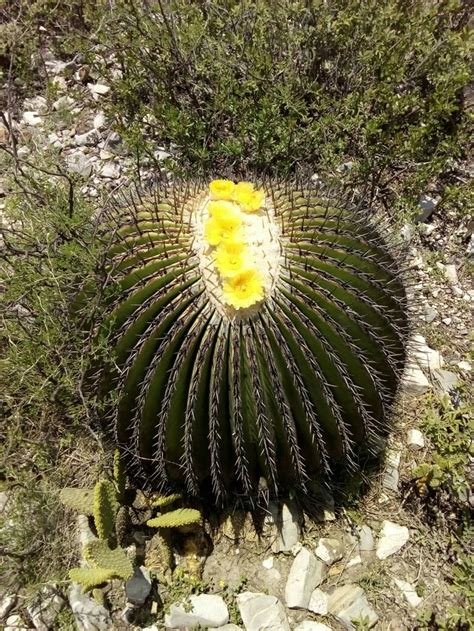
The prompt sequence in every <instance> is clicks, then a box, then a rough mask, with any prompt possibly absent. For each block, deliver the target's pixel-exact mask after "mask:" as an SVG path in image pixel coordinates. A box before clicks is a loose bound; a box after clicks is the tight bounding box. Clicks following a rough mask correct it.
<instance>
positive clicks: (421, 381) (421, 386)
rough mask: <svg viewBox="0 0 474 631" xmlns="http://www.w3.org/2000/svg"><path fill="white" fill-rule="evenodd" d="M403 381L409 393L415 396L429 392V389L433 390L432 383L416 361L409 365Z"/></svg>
mask: <svg viewBox="0 0 474 631" xmlns="http://www.w3.org/2000/svg"><path fill="white" fill-rule="evenodd" d="M402 381H403V385H404V388H405V391H406V392H407V394H411V395H413V396H420V395H422V394H425V392H428V390H431V384H430V382H429V381H428V379H427V378H426V375H425V373H424V372H423V371H422V370H421V368H420V367H419V366H418V365H417V364H414V363H412V364H411V365H409V366H407V368H406V369H405V372H404V374H403V380H402Z"/></svg>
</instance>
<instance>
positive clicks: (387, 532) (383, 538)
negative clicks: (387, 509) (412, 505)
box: [376, 520, 410, 559]
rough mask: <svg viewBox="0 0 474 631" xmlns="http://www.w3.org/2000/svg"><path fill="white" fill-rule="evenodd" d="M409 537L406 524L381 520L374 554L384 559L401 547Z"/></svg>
mask: <svg viewBox="0 0 474 631" xmlns="http://www.w3.org/2000/svg"><path fill="white" fill-rule="evenodd" d="M409 538H410V533H409V530H408V528H407V527H406V526H400V525H399V524H395V523H394V522H392V521H388V520H385V521H384V522H382V530H381V532H380V538H379V540H378V542H377V550H376V555H377V558H378V559H386V558H387V557H389V556H392V554H395V553H396V552H398V551H399V550H401V549H402V548H403V546H404V545H405V544H406V543H407V541H408V539H409Z"/></svg>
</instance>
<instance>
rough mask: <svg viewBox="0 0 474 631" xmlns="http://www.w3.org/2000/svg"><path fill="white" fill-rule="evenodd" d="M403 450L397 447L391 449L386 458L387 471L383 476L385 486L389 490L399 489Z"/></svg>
mask: <svg viewBox="0 0 474 631" xmlns="http://www.w3.org/2000/svg"><path fill="white" fill-rule="evenodd" d="M401 456H402V454H401V452H400V451H398V450H395V449H389V450H388V452H387V457H386V460H385V471H384V476H383V482H382V484H383V487H384V489H387V490H389V491H393V492H396V491H398V481H399V479H400V473H399V471H398V469H399V467H400V460H401Z"/></svg>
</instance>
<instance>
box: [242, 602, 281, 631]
mask: <svg viewBox="0 0 474 631" xmlns="http://www.w3.org/2000/svg"><path fill="white" fill-rule="evenodd" d="M237 606H238V608H239V611H240V615H241V617H242V621H243V623H244V626H245V629H246V631H290V625H289V624H288V618H287V616H286V611H285V607H284V606H283V605H282V603H281V602H280V601H279V600H278V598H277V597H276V596H269V595H267V594H261V593H252V592H243V593H242V594H239V595H238V596H237Z"/></svg>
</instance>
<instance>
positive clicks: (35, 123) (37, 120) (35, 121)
mask: <svg viewBox="0 0 474 631" xmlns="http://www.w3.org/2000/svg"><path fill="white" fill-rule="evenodd" d="M21 118H22V121H23V122H24V123H25V124H26V125H31V126H32V127H39V126H41V125H42V124H43V122H44V121H43V119H42V118H41V116H40V115H39V114H38V112H23V116H22V117H21Z"/></svg>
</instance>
